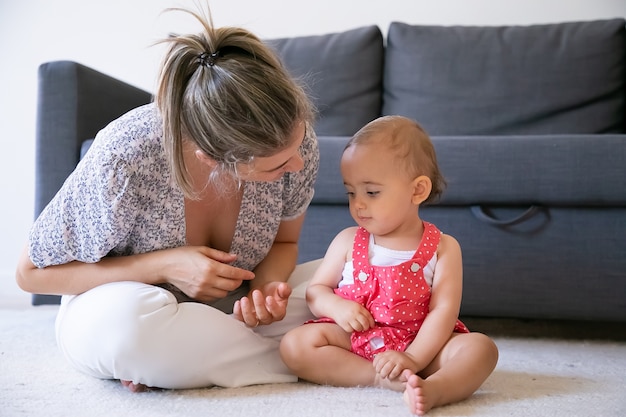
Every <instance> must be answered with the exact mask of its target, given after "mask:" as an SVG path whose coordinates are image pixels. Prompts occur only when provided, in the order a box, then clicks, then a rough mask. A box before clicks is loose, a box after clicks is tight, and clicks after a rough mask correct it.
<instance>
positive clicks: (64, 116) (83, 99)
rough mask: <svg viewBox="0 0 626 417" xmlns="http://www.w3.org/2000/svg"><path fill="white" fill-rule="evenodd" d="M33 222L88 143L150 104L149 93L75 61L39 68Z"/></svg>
mask: <svg viewBox="0 0 626 417" xmlns="http://www.w3.org/2000/svg"><path fill="white" fill-rule="evenodd" d="M38 82H39V85H38V97H37V129H36V142H35V145H36V149H35V155H36V161H35V217H36V216H38V215H39V213H41V211H42V210H43V208H44V207H45V206H46V204H48V202H50V200H51V199H52V197H54V195H55V194H56V192H57V191H58V190H59V188H61V185H62V184H63V182H64V181H65V179H66V178H67V176H68V175H69V174H70V173H71V172H72V171H73V170H74V168H75V167H76V164H77V163H78V160H79V158H80V147H81V144H82V142H83V141H84V140H86V139H90V138H93V137H94V136H95V135H96V133H97V132H98V131H99V130H100V129H102V128H103V127H104V126H106V125H107V124H108V123H109V122H110V121H112V120H114V119H115V118H117V117H119V116H120V115H122V114H123V113H125V112H127V111H128V110H130V109H132V108H134V107H137V106H139V105H142V104H146V103H148V102H150V100H151V95H150V93H148V92H146V91H143V90H141V89H139V88H137V87H133V86H131V85H129V84H126V83H124V82H122V81H119V80H116V79H114V78H112V77H110V76H107V75H105V74H102V73H100V72H98V71H95V70H93V69H91V68H88V67H86V66H84V65H81V64H78V63H76V62H71V61H54V62H48V63H44V64H42V65H41V66H40V67H39V80H38Z"/></svg>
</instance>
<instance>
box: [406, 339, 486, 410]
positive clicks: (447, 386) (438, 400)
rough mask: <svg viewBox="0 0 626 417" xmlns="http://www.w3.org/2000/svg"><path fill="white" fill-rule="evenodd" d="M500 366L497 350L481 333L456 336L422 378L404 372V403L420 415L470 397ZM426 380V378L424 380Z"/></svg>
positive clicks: (421, 375)
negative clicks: (405, 381) (498, 365)
mask: <svg viewBox="0 0 626 417" xmlns="http://www.w3.org/2000/svg"><path fill="white" fill-rule="evenodd" d="M497 362H498V348H497V347H496V345H495V343H493V341H492V340H491V339H490V338H488V337H487V336H485V335H483V334H481V333H460V334H459V333H454V334H453V335H452V337H451V338H450V340H449V341H448V342H447V343H446V345H445V346H444V348H443V349H442V350H441V352H439V354H438V355H437V357H435V359H434V360H433V362H432V363H430V364H429V365H428V366H427V367H426V368H425V369H424V370H423V371H422V372H420V375H413V374H412V373H411V372H410V371H408V370H407V371H404V373H403V377H404V378H405V379H406V380H407V383H406V389H405V391H404V400H405V402H406V404H407V406H408V407H409V410H410V411H411V412H412V413H414V414H418V415H423V414H425V413H427V412H428V411H429V410H430V409H432V408H433V407H438V406H441V405H445V404H450V403H454V402H457V401H461V400H464V399H466V398H468V397H470V396H471V395H472V394H473V393H474V392H475V391H476V390H477V389H478V388H480V386H481V385H482V384H483V382H485V380H486V379H487V377H488V376H489V375H490V374H491V372H492V371H493V369H494V368H495V366H496V363H497ZM422 377H423V378H422Z"/></svg>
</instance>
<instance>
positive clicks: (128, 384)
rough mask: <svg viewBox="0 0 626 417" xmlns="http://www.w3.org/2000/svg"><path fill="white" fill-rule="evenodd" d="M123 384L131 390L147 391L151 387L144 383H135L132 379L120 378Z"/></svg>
mask: <svg viewBox="0 0 626 417" xmlns="http://www.w3.org/2000/svg"><path fill="white" fill-rule="evenodd" d="M120 382H121V383H122V385H123V386H125V387H126V388H128V389H129V391H130V392H145V391H148V390H149V388H148V387H147V386H145V385H144V384H135V383H133V382H132V381H124V380H120Z"/></svg>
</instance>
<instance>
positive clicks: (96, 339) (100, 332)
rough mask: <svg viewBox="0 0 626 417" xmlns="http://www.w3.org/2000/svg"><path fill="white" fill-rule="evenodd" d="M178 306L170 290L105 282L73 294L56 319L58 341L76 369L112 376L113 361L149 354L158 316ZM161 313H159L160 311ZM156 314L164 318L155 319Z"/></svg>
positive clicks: (135, 284) (117, 361) (105, 376)
mask: <svg viewBox="0 0 626 417" xmlns="http://www.w3.org/2000/svg"><path fill="white" fill-rule="evenodd" d="M168 309H171V310H172V312H174V311H175V310H176V299H175V298H174V297H173V295H172V294H171V293H169V292H168V291H165V290H162V289H161V288H158V287H153V286H149V285H144V284H137V283H116V284H107V285H104V286H101V287H98V288H95V289H93V290H91V291H88V292H86V293H84V294H82V295H79V296H76V297H73V298H72V299H71V300H69V301H68V302H67V303H65V304H64V305H62V307H61V309H60V310H59V316H58V318H57V329H56V330H57V342H58V345H59V347H60V348H61V350H62V351H63V352H64V354H65V356H66V357H67V358H68V359H69V360H70V362H72V363H73V364H74V365H75V366H76V367H78V368H80V369H82V370H83V371H85V372H87V373H90V374H94V375H95V376H100V377H103V378H113V377H115V375H114V365H113V364H116V363H119V362H120V360H124V359H123V358H130V359H129V360H133V356H135V354H137V352H144V353H146V352H147V350H146V349H147V348H148V347H149V346H150V344H151V343H152V342H151V333H154V331H155V329H154V328H153V325H154V320H159V321H160V320H163V319H164V317H163V314H164V313H165V314H168V313H167V310H168ZM157 312H160V313H157ZM157 316H160V317H158V318H157Z"/></svg>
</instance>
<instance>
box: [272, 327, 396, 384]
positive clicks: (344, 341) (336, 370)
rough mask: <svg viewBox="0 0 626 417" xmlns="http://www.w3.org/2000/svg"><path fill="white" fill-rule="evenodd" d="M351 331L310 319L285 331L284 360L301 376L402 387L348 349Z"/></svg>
mask: <svg viewBox="0 0 626 417" xmlns="http://www.w3.org/2000/svg"><path fill="white" fill-rule="evenodd" d="M350 348H351V346H350V334H348V333H346V332H345V331H344V330H343V329H341V327H339V326H338V325H336V324H334V323H311V324H305V325H303V326H301V327H298V328H295V329H293V330H292V331H290V332H289V333H287V334H286V335H285V336H284V337H283V340H282V342H281V345H280V352H281V356H282V358H283V361H284V362H285V363H286V364H287V366H288V367H289V368H290V369H291V370H292V371H293V372H294V373H295V374H296V375H297V376H298V377H300V378H302V379H305V380H307V381H310V382H315V383H317V384H322V385H334V386H342V387H353V386H381V387H385V388H389V389H394V390H396V391H402V389H403V388H404V383H403V382H400V381H399V380H393V381H392V380H382V379H380V378H379V377H378V375H377V373H376V371H375V369H374V367H373V365H372V363H371V362H370V361H368V360H367V359H364V358H362V357H360V356H358V355H356V354H355V353H352V352H351V350H350Z"/></svg>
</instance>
